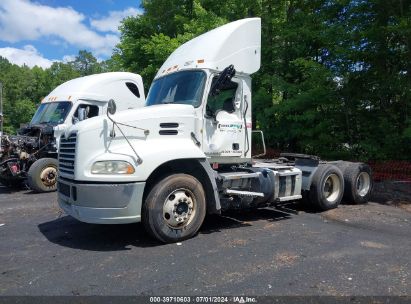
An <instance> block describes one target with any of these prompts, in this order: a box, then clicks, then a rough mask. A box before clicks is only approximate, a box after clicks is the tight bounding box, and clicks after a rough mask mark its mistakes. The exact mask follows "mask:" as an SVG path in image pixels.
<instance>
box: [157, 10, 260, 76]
mask: <svg viewBox="0 0 411 304" xmlns="http://www.w3.org/2000/svg"><path fill="white" fill-rule="evenodd" d="M260 63H261V19H260V18H247V19H241V20H238V21H234V22H231V23H228V24H226V25H223V26H220V27H218V28H216V29H214V30H212V31H209V32H207V33H205V34H203V35H201V36H198V37H197V38H194V39H192V40H190V41H188V42H186V43H184V44H183V45H181V46H180V47H179V48H177V49H176V50H175V51H174V52H173V53H172V54H171V55H170V56H169V57H168V59H167V60H166V62H164V64H163V65H162V67H161V68H160V70H159V71H158V72H157V75H156V77H155V78H158V77H161V76H163V75H166V74H168V73H172V72H175V71H179V70H185V69H192V68H204V69H213V70H217V71H222V70H223V69H224V68H225V67H227V66H228V65H230V64H233V65H234V68H235V69H236V71H237V72H242V73H245V74H252V73H255V72H257V71H258V70H259V69H260Z"/></svg>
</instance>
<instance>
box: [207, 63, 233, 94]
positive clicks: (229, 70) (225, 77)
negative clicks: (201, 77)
mask: <svg viewBox="0 0 411 304" xmlns="http://www.w3.org/2000/svg"><path fill="white" fill-rule="evenodd" d="M234 75H235V69H234V66H233V65H232V64H230V65H229V66H228V67H226V68H225V69H224V70H223V71H222V72H221V73H220V75H219V76H218V78H217V80H216V81H215V82H214V84H213V86H212V87H211V89H210V93H209V94H210V95H211V96H216V95H218V94H220V90H221V88H223V87H224V85H226V84H227V83H228V82H229V81H230V80H231V79H232V78H233V77H234Z"/></svg>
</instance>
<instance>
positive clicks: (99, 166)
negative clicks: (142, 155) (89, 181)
mask: <svg viewBox="0 0 411 304" xmlns="http://www.w3.org/2000/svg"><path fill="white" fill-rule="evenodd" d="M134 172H135V170H134V167H133V166H132V165H131V164H130V163H128V162H126V161H122V160H108V161H98V162H95V163H94V164H93V165H92V166H91V173H93V174H133V173H134Z"/></svg>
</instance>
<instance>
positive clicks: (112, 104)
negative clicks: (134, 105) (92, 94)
mask: <svg viewBox="0 0 411 304" xmlns="http://www.w3.org/2000/svg"><path fill="white" fill-rule="evenodd" d="M116 110H117V106H116V102H115V101H114V100H113V99H110V100H109V101H108V104H107V113H109V114H110V115H114V114H115V113H116Z"/></svg>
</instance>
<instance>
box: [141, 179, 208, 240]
mask: <svg viewBox="0 0 411 304" xmlns="http://www.w3.org/2000/svg"><path fill="white" fill-rule="evenodd" d="M205 213H206V203H205V193H204V189H203V186H202V184H201V183H200V182H199V181H198V180H197V179H196V178H195V177H193V176H191V175H187V174H173V175H170V176H168V177H166V178H164V179H162V180H160V181H159V182H158V183H157V184H156V185H155V186H154V187H153V188H152V189H151V190H150V192H149V194H148V195H147V198H146V200H145V203H144V205H143V218H142V221H143V225H144V227H145V229H146V230H147V232H148V233H149V234H150V235H152V236H153V237H155V238H156V239H158V240H159V241H161V242H164V243H173V242H178V241H182V240H186V239H188V238H190V237H192V236H194V235H195V234H196V233H197V232H198V230H199V229H200V227H201V224H202V223H203V220H204V217H205Z"/></svg>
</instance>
